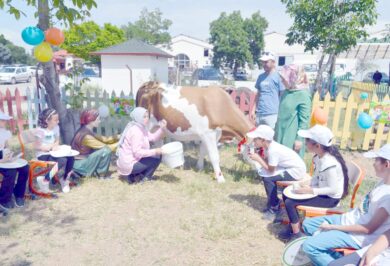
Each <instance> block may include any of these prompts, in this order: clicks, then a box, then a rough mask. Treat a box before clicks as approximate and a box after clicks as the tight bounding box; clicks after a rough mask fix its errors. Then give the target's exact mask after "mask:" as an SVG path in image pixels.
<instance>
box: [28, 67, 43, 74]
mask: <svg viewBox="0 0 390 266" xmlns="http://www.w3.org/2000/svg"><path fill="white" fill-rule="evenodd" d="M27 71H28V72H30V75H31V77H35V74H36V71H37V67H36V66H28V67H27ZM41 75H43V69H42V68H38V76H41Z"/></svg>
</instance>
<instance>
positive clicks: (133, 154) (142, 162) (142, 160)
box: [117, 107, 167, 183]
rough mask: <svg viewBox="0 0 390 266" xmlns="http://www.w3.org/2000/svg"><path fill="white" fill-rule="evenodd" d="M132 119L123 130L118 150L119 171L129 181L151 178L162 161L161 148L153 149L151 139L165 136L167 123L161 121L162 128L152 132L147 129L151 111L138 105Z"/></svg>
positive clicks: (132, 113)
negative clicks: (164, 130)
mask: <svg viewBox="0 0 390 266" xmlns="http://www.w3.org/2000/svg"><path fill="white" fill-rule="evenodd" d="M130 117H131V119H132V121H131V122H129V123H128V124H127V126H126V128H125V130H124V131H123V133H122V135H121V138H120V140H119V146H118V150H117V155H118V160H117V166H118V172H119V174H120V175H121V176H122V177H126V178H127V179H128V181H129V183H133V182H135V181H138V180H144V181H145V180H150V179H151V178H152V176H153V173H154V172H155V171H156V169H157V167H158V166H159V165H160V162H161V154H162V151H161V148H156V149H151V148H150V143H149V141H156V140H158V139H161V138H162V136H163V133H164V132H163V129H164V128H165V127H166V125H167V123H166V121H165V120H163V121H161V122H160V128H159V129H158V130H157V131H156V132H154V133H150V132H149V131H148V129H147V125H148V123H149V112H148V110H146V109H145V108H143V107H136V108H135V109H134V110H133V111H132V112H131V114H130Z"/></svg>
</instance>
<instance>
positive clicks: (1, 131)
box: [0, 128, 12, 151]
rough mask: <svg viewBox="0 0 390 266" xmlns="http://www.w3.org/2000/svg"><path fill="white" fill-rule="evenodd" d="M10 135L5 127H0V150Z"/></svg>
mask: <svg viewBox="0 0 390 266" xmlns="http://www.w3.org/2000/svg"><path fill="white" fill-rule="evenodd" d="M11 137H12V134H11V132H10V131H9V130H6V129H5V128H0V150H1V151H2V150H4V148H5V143H6V142H7V140H9V139H10V138H11Z"/></svg>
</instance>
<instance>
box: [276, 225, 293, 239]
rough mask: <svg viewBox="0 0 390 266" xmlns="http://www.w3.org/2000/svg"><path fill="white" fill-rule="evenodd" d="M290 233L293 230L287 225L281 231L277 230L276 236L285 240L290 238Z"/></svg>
mask: <svg viewBox="0 0 390 266" xmlns="http://www.w3.org/2000/svg"><path fill="white" fill-rule="evenodd" d="M292 235H293V232H292V230H291V226H290V225H287V226H286V227H285V228H284V229H283V230H282V231H280V232H279V234H278V238H279V239H280V240H284V241H287V240H289V239H290V238H291V236H292Z"/></svg>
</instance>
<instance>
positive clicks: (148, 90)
mask: <svg viewBox="0 0 390 266" xmlns="http://www.w3.org/2000/svg"><path fill="white" fill-rule="evenodd" d="M163 91H164V89H163V88H162V87H161V86H160V83H158V82H156V81H149V82H146V83H144V84H143V85H142V86H141V87H140V88H139V90H138V92H137V96H136V102H135V103H136V105H137V106H140V107H143V108H145V109H147V110H148V111H149V113H150V114H151V115H153V116H155V117H156V118H157V120H160V119H161V118H160V117H158V116H159V114H158V112H157V110H158V106H159V104H160V102H161V93H162V92H163Z"/></svg>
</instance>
